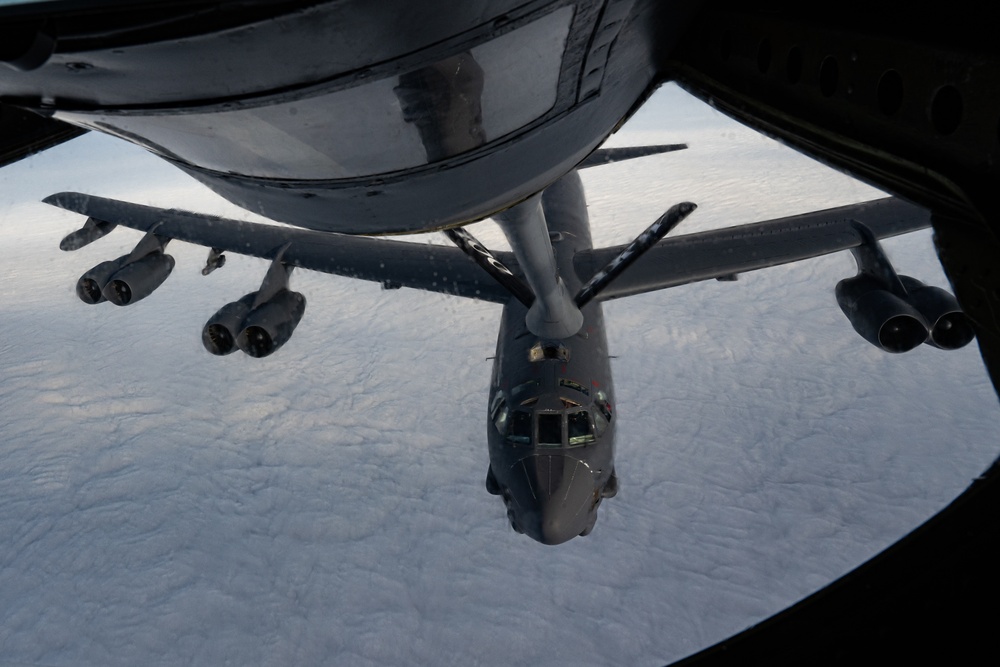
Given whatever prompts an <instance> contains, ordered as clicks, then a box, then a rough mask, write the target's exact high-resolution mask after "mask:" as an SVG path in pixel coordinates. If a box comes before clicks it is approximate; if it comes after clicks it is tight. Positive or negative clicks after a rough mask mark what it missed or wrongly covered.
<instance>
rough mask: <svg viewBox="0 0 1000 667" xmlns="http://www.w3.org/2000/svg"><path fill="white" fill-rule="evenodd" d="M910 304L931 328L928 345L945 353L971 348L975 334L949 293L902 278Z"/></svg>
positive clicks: (914, 280)
mask: <svg viewBox="0 0 1000 667" xmlns="http://www.w3.org/2000/svg"><path fill="white" fill-rule="evenodd" d="M899 280H900V282H902V283H903V287H905V288H906V292H907V301H909V302H910V303H911V304H912V305H913V307H914V308H916V309H917V310H918V311H919V312H920V314H921V315H922V316H923V318H924V320H925V321H926V322H927V325H928V327H930V337H929V338H928V339H927V341H926V342H927V344H928V345H933V346H934V347H937V348H940V349H942V350H957V349H958V348H960V347H964V346H966V345H968V344H969V343H970V342H971V341H972V339H973V338H975V336H976V333H975V331H974V330H973V329H972V324H971V323H970V322H969V318H968V317H966V315H965V313H964V312H962V307H961V306H959V305H958V300H957V299H956V298H955V297H954V296H953V295H952V294H951V293H950V292H948V291H947V290H943V289H941V288H940V287H934V286H933V285H925V284H923V283H922V282H920V281H919V280H917V279H916V278H911V277H910V276H900V277H899Z"/></svg>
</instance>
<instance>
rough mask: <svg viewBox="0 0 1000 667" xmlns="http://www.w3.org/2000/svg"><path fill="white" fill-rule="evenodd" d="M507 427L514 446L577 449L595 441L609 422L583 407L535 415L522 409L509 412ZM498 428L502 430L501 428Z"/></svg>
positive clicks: (539, 411)
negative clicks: (567, 447)
mask: <svg viewBox="0 0 1000 667" xmlns="http://www.w3.org/2000/svg"><path fill="white" fill-rule="evenodd" d="M505 417H506V413H505ZM494 423H496V420H494ZM595 426H596V428H595ZM506 427H507V432H506V438H507V441H508V442H510V443H512V444H515V445H533V446H536V447H564V446H569V447H578V446H580V445H587V444H590V443H592V442H595V441H596V440H597V436H598V435H599V434H600V433H602V432H603V431H604V430H605V428H607V422H606V421H604V419H603V417H600V416H598V415H596V414H594V413H592V412H591V411H590V410H588V409H586V408H580V407H577V408H571V409H569V410H562V411H556V410H536V411H535V412H533V413H532V412H528V411H527V410H525V409H523V408H522V409H520V410H515V411H513V412H511V413H510V416H509V418H508V421H507V424H506ZM498 429H500V430H501V431H502V429H501V428H500V426H499V425H498Z"/></svg>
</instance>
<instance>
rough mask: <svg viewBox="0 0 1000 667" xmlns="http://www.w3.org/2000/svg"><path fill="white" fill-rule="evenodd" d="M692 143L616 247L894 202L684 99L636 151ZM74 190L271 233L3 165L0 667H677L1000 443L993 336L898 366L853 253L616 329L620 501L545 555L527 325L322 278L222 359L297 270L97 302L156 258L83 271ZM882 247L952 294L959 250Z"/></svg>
mask: <svg viewBox="0 0 1000 667" xmlns="http://www.w3.org/2000/svg"><path fill="white" fill-rule="evenodd" d="M674 142H687V143H688V144H689V145H690V148H689V149H688V150H687V151H683V152H679V153H672V154H667V155H662V156H656V157H649V158H644V159H640V160H634V161H631V162H628V163H622V164H617V165H611V166H605V167H599V168H594V169H590V170H587V171H586V172H584V174H583V177H584V184H585V187H586V189H587V192H588V196H589V204H590V208H589V211H590V216H591V222H592V225H593V229H594V239H595V243H596V244H598V245H611V244H617V243H624V242H627V241H628V240H630V239H631V238H632V237H634V236H635V235H637V234H638V233H639V232H641V231H642V230H643V229H644V228H645V227H646V226H647V225H648V224H649V223H650V222H652V221H653V220H655V219H656V218H657V217H658V216H659V215H660V214H661V213H662V212H663V211H664V210H666V209H667V208H668V207H669V206H670V205H672V204H674V203H676V202H678V201H682V200H690V201H694V202H696V203H698V204H699V208H698V210H697V211H696V212H695V213H694V214H693V215H692V216H691V217H690V218H688V219H687V220H685V221H684V223H682V225H681V226H680V228H678V229H677V230H675V231H674V232H673V234H681V233H686V232H691V231H698V230H702V229H708V228H712V227H718V226H726V225H735V224H742V223H747V222H753V221H757V220H762V219H768V218H773V217H778V216H782V215H791V214H795V213H801V212H805V211H809V210H815V209H820V208H825V207H829V206H835V205H840V204H846V203H851V202H855V201H863V200H867V199H871V198H876V197H879V196H882V195H881V193H879V192H877V191H875V190H873V189H872V188H870V187H868V186H865V185H863V184H861V183H858V182H856V181H853V180H851V179H850V178H848V177H846V176H844V175H842V174H839V173H836V172H833V171H831V170H829V169H827V168H825V167H822V166H820V165H818V164H816V163H814V162H812V161H810V160H809V159H807V158H804V157H802V156H800V155H798V154H796V153H794V152H792V151H790V150H789V149H787V148H785V147H782V146H780V145H779V144H777V143H775V142H773V141H771V140H769V139H767V138H764V137H762V136H760V135H758V134H756V133H754V132H752V131H750V130H747V129H745V128H742V127H741V126H739V125H737V124H736V123H734V122H732V121H730V120H728V119H726V118H725V117H723V116H721V115H720V114H718V113H717V112H715V111H714V110H713V109H711V108H710V107H708V106H707V105H704V104H702V103H700V102H698V101H696V100H693V99H692V98H690V97H688V96H686V95H685V94H684V93H683V92H681V91H680V90H679V89H677V88H676V87H673V86H667V87H665V88H664V89H662V90H661V91H660V92H658V93H657V94H656V95H655V96H654V97H653V98H652V99H651V100H650V101H649V102H648V103H647V105H646V106H645V107H643V109H642V110H640V112H639V113H638V114H637V116H636V117H635V118H634V119H632V121H630V123H629V124H627V125H626V126H625V127H624V128H623V129H622V130H620V131H619V132H618V133H617V134H616V135H614V136H612V137H611V138H610V139H609V141H608V144H607V145H615V146H621V145H638V144H643V143H674ZM63 190H77V191H81V192H87V193H91V194H96V195H101V196H107V197H117V198H121V199H126V200H129V201H134V202H138V203H143V204H152V205H159V206H164V207H177V208H186V209H190V210H196V211H202V212H206V213H212V214H221V215H227V216H229V217H233V218H237V219H247V220H251V219H257V218H255V217H254V216H252V215H251V214H249V213H246V212H243V211H241V210H239V209H237V208H235V207H233V206H231V205H229V204H228V203H226V202H225V201H223V200H221V199H220V198H218V197H217V196H215V195H213V194H212V193H211V192H209V191H208V190H206V189H205V188H204V187H202V186H200V185H199V184H197V183H195V182H194V181H192V180H191V179H189V178H188V177H186V176H185V175H183V174H182V173H181V172H179V171H177V170H176V169H174V168H172V167H170V166H169V165H167V164H166V163H164V162H162V161H160V160H158V159H157V158H155V157H153V156H150V155H148V154H146V153H144V152H143V151H142V150H139V149H136V148H134V147H131V146H128V145H125V144H123V143H121V142H117V141H115V140H112V139H110V138H106V137H98V136H92V135H87V136H84V137H82V138H80V139H77V140H74V141H72V142H70V143H68V144H65V145H63V146H60V147H58V148H56V149H53V150H51V151H48V152H46V153H44V154H42V155H39V156H35V157H33V158H30V159H28V160H25V161H22V162H20V163H18V164H16V165H13V166H11V167H8V168H5V169H4V170H2V171H0V313H2V316H0V482H2V483H0V534H2V535H4V536H5V539H4V540H3V541H0V665H6V664H9V665H21V664H23V665H49V666H57V665H74V666H81V665H82V666H86V665H134V664H140V663H141V664H151V665H158V664H164V665H167V664H170V665H173V664H179V663H182V664H192V665H219V664H261V663H268V664H320V663H321V664H330V663H338V664H355V665H390V664H392V665H395V664H400V663H407V664H435V665H440V664H445V665H449V664H454V665H492V664H497V663H504V664H513V665H520V664H529V663H530V664H533V665H539V664H541V665H561V664H569V663H572V664H578V665H604V664H609V663H615V664H629V665H662V664H665V663H667V662H670V661H673V660H675V659H679V658H681V657H683V656H685V655H688V654H690V653H691V652H694V651H696V650H698V649H700V648H704V647H705V646H708V645H710V644H712V643H715V642H717V641H719V640H722V639H724V638H725V637H727V636H729V635H731V634H733V633H735V632H738V631H739V630H742V629H744V628H746V627H747V626H749V625H752V624H754V623H756V622H758V621H760V620H762V619H763V618H765V617H767V616H769V615H771V614H773V613H775V612H777V611H780V610H781V609H783V608H784V607H786V606H787V605H789V604H791V603H793V602H795V601H797V600H798V599H800V598H802V597H803V596H805V595H807V594H809V593H811V592H813V591H815V590H817V589H819V588H821V587H822V586H824V585H825V584H827V583H829V582H830V581H832V580H833V579H834V578H836V577H838V576H840V575H842V574H844V573H845V572H847V571H849V570H850V569H852V568H854V567H856V566H857V565H859V564H861V563H862V562H863V561H865V560H866V559H868V558H869V557H871V556H873V555H874V554H876V553H877V552H879V551H880V550H882V549H883V548H885V547H886V546H888V545H889V544H891V543H892V542H894V541H895V540H897V539H898V538H899V537H901V536H902V535H904V534H906V533H907V532H909V531H910V530H912V529H913V528H914V527H916V526H917V525H918V524H919V523H921V522H922V521H923V520H925V519H926V518H928V517H929V516H931V515H932V514H933V513H934V512H936V511H937V510H939V509H940V508H941V507H943V506H944V505H946V504H947V503H948V502H949V501H950V500H951V499H952V498H954V497H955V496H956V495H957V494H959V493H960V492H961V491H962V490H963V489H964V488H965V487H966V486H967V485H968V484H969V483H970V481H971V480H972V479H973V478H974V477H975V476H976V475H978V474H979V473H980V472H981V471H982V470H984V469H985V468H986V467H987V465H988V464H989V463H990V462H991V461H992V460H993V459H994V458H995V457H996V456H997V454H998V451H997V447H996V444H995V443H997V442H1000V437H998V436H1000V424H998V420H997V398H996V394H994V393H993V391H992V388H991V386H990V384H989V380H988V378H987V376H986V373H985V371H984V369H983V367H982V362H981V360H980V358H979V353H978V350H977V349H976V347H975V345H970V346H969V347H968V348H966V349H963V350H960V351H956V352H943V351H940V350H936V349H933V348H930V347H928V346H921V347H920V348H918V349H917V350H914V351H912V352H910V353H907V354H904V355H889V354H886V353H883V352H881V351H879V350H877V349H875V348H874V347H872V346H871V345H869V344H868V343H867V342H865V341H864V340H863V339H861V338H860V337H859V336H857V335H856V334H855V333H854V331H853V329H852V328H851V326H850V324H849V323H848V322H847V320H846V319H845V318H844V316H843V314H842V313H841V312H840V310H839V308H838V307H837V305H836V301H835V299H834V296H833V289H834V286H835V285H836V283H837V281H838V280H840V279H842V278H845V277H848V276H851V275H853V274H854V271H855V268H854V262H853V259H852V258H851V256H850V255H849V254H848V253H840V254H837V255H832V256H829V257H824V258H818V259H815V260H810V261H807V262H801V263H798V264H794V265H790V266H786V267H777V268H773V269H768V270H764V271H760V272H756V273H754V274H750V275H744V276H741V277H740V280H739V281H737V282H734V283H719V282H715V281H711V282H706V283H699V284H694V285H688V286H683V287H678V288H674V289H671V290H667V291H662V292H659V293H654V294H648V295H642V296H637V297H632V298H629V299H624V300H620V301H615V302H611V303H609V304H607V305H606V307H605V316H606V321H607V328H608V338H609V344H610V347H611V350H612V353H613V355H614V357H615V358H614V360H613V362H612V369H613V372H614V373H615V386H616V390H617V408H618V419H619V422H618V451H617V471H618V475H619V478H620V492H619V494H618V496H617V497H616V498H614V499H613V500H610V501H607V502H605V503H604V504H603V505H602V509H601V516H600V518H599V520H598V523H597V526H596V528H595V530H594V532H593V533H592V534H591V535H590V536H588V537H586V538H579V539H575V540H572V541H571V542H569V543H567V544H565V545H560V546H558V547H546V546H543V545H540V544H537V543H535V542H533V541H531V540H529V539H527V538H525V537H524V536H521V535H517V534H515V533H514V532H512V531H511V530H510V528H509V525H508V523H507V521H506V518H505V510H504V508H503V505H502V503H501V502H500V501H499V500H498V499H496V498H495V497H493V496H490V495H489V494H487V493H486V491H485V488H484V483H483V482H484V478H485V473H486V468H487V463H488V458H487V448H486V433H485V428H486V408H487V405H486V399H487V387H488V382H489V372H490V361H489V357H491V356H492V354H493V352H494V348H495V345H496V331H497V326H498V324H499V316H500V309H499V307H498V306H496V305H492V304H482V303H477V302H472V301H468V300H463V299H458V298H455V297H447V296H443V295H436V294H424V293H420V292H415V291H411V290H399V291H382V290H381V289H380V288H379V286H378V285H374V284H367V283H359V282H355V281H351V280H348V279H345V278H339V277H331V276H326V275H320V274H313V273H309V272H305V271H302V272H296V273H295V274H293V276H292V286H293V288H294V289H296V290H298V291H301V292H302V293H304V294H305V296H306V299H307V307H306V313H305V316H304V317H303V319H302V322H301V323H300V325H299V327H298V329H297V330H296V332H295V335H294V336H293V338H292V339H291V341H290V342H289V343H288V344H286V345H285V347H284V348H282V349H281V350H280V351H279V352H278V353H276V354H275V355H273V356H271V357H268V358H266V359H252V358H250V357H247V356H245V355H242V354H235V355H231V356H229V357H222V358H217V357H213V356H211V355H209V354H208V353H207V352H205V351H204V349H203V348H202V345H201V341H200V332H201V328H202V326H203V325H204V323H205V321H206V320H207V319H208V317H209V316H210V315H212V313H214V312H215V311H216V310H217V309H218V308H219V307H220V306H221V305H223V304H224V303H227V302H229V301H232V300H235V299H237V298H239V297H240V296H242V295H243V294H245V293H247V292H250V291H253V290H255V289H257V287H258V285H259V282H260V280H261V278H262V277H263V274H264V272H265V270H266V268H267V265H266V263H265V262H263V261H262V260H257V259H253V258H241V257H236V256H230V257H229V261H228V262H227V264H226V266H225V267H224V268H223V269H222V270H219V271H216V272H215V273H213V274H211V275H210V276H208V277H204V276H202V275H201V274H200V268H201V266H202V265H203V264H204V259H205V254H206V253H205V251H204V250H203V249H200V248H194V247H191V246H185V245H183V244H179V243H177V244H171V246H170V247H169V249H168V251H169V252H170V253H171V254H173V255H174V256H175V257H176V259H177V268H176V269H175V270H174V273H173V275H172V276H171V277H170V278H169V279H168V280H167V282H166V283H165V284H164V285H163V286H162V287H161V288H160V289H159V290H158V291H157V292H156V293H154V294H153V295H152V296H150V297H149V298H147V299H146V300H144V301H142V302H140V303H137V304H135V305H134V306H130V307H128V308H116V307H114V306H112V305H110V304H102V305H98V306H87V305H85V304H83V303H82V302H80V301H79V300H78V299H77V297H76V296H75V293H74V285H75V282H76V280H77V278H78V277H79V276H80V275H81V274H82V273H83V272H84V271H86V270H87V269H89V268H90V267H91V266H93V265H95V264H97V263H98V262H100V261H103V260H106V259H111V258H114V257H117V256H119V255H122V254H125V253H127V252H129V251H130V250H131V248H132V247H133V245H134V244H135V243H136V242H137V241H138V239H139V237H140V236H139V234H138V233H134V232H131V231H130V230H118V231H115V232H114V233H113V234H111V235H110V236H109V237H107V238H105V239H102V240H101V241H99V242H97V243H94V244H93V245H91V246H88V247H86V248H84V249H82V250H79V251H76V252H74V253H64V252H62V251H60V250H59V249H58V243H59V240H60V239H61V238H62V237H63V236H64V235H65V234H67V233H68V232H70V231H72V230H73V229H76V228H77V227H78V226H79V225H80V224H81V223H82V219H81V218H79V216H75V215H73V214H70V213H67V212H65V211H61V210H57V209H54V208H51V207H49V206H46V205H44V204H41V203H40V200H41V199H42V198H43V197H44V196H46V195H48V194H51V193H53V192H58V191H63ZM471 231H472V232H473V233H474V234H475V235H476V236H477V237H479V238H480V239H481V240H483V241H484V242H486V243H487V245H490V246H491V247H502V245H503V244H502V241H501V239H500V235H499V232H498V231H497V230H496V229H495V227H493V226H492V223H490V222H483V223H477V224H476V225H473V226H472V228H471ZM411 240H413V241H414V242H427V239H424V238H421V237H414V238H412V239H411ZM435 242H439V241H435ZM884 245H885V248H886V250H887V252H888V254H889V256H890V258H891V259H892V260H893V261H894V262H895V264H896V268H897V269H898V270H899V271H900V272H901V273H905V274H910V275H913V276H914V277H917V278H919V279H921V280H924V281H925V282H929V283H932V284H939V285H946V284H947V281H946V280H945V278H944V276H943V275H942V273H941V269H940V266H939V264H938V262H937V259H936V257H935V255H934V251H933V247H932V244H931V235H930V232H921V233H917V234H912V235H908V236H906V237H902V238H896V239H891V240H889V241H887V242H885V244H884ZM4 661H6V662H4Z"/></svg>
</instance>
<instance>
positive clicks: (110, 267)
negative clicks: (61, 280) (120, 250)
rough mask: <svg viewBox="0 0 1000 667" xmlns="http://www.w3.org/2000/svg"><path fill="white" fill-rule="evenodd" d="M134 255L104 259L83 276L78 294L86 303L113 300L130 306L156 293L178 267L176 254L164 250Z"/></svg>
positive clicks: (79, 282)
mask: <svg viewBox="0 0 1000 667" xmlns="http://www.w3.org/2000/svg"><path fill="white" fill-rule="evenodd" d="M129 257H131V255H122V256H121V257H119V258H118V259H113V260H110V261H108V262H101V263H100V264H98V265H97V266H95V267H94V268H92V269H91V270H90V271H87V272H86V273H85V274H83V275H82V276H80V279H79V280H78V281H77V282H76V294H77V296H79V297H80V300H81V301H83V302H84V303H89V304H95V303H101V302H102V301H110V302H111V303H113V304H115V305H116V306H127V305H129V304H132V303H135V302H136V301H139V300H141V299H144V298H146V297H147V296H149V295H150V294H152V293H153V290H155V289H156V288H157V287H159V286H160V285H162V284H163V281H165V280H166V279H167V276H169V275H170V272H171V271H173V270H174V258H173V257H171V256H170V255H167V254H164V253H163V252H151V253H149V254H148V255H145V256H143V257H140V258H139V259H136V260H133V261H131V262H130V261H129Z"/></svg>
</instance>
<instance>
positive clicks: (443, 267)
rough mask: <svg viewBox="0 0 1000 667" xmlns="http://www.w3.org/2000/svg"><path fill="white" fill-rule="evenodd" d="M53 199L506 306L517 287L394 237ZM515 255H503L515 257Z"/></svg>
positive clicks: (463, 259)
mask: <svg viewBox="0 0 1000 667" xmlns="http://www.w3.org/2000/svg"><path fill="white" fill-rule="evenodd" d="M44 201H45V203H47V204H51V205H53V206H58V207H60V208H63V209H66V210H68V211H73V212H75V213H80V214H82V215H86V216H88V217H90V218H91V219H92V220H95V221H99V222H100V223H110V224H111V225H122V226H123V227H129V228H131V229H136V230H138V231H140V232H149V231H151V230H153V229H154V228H155V233H156V235H158V236H162V237H167V238H171V239H176V240H178V241H186V242H188V243H195V244H197V245H202V246H205V247H207V248H213V249H215V250H216V251H228V252H233V253H237V254H241V255H249V256H252V257H260V258H263V259H270V260H273V259H274V258H275V257H276V256H277V255H278V253H279V251H281V250H282V249H283V248H285V246H287V248H285V249H284V254H283V255H282V257H281V261H282V262H283V263H284V264H286V265H288V266H295V267H300V268H303V269H311V270H313V271H321V272H323V273H330V274H334V275H340V276H347V277H349V278H358V279H360V280H369V281H373V282H378V283H382V285H383V286H384V287H387V288H396V287H411V288H414V289H421V290H425V291H430V292H440V293H443V294H452V295H455V296H463V297H468V298H472V299H480V300H482V301H492V302H495V303H505V302H506V301H508V300H509V299H510V298H511V295H510V292H508V291H507V290H506V289H504V288H503V287H501V286H500V285H499V284H497V283H496V281H494V280H493V278H491V277H490V276H489V275H488V274H487V273H486V272H485V271H483V269H481V268H480V267H479V266H477V265H476V264H475V262H473V261H472V260H471V259H469V257H468V256H466V255H465V253H463V252H462V251H461V250H459V249H458V248H452V247H447V246H434V245H427V244H420V243H412V242H405V241H393V240H389V239H380V238H368V237H361V236H348V235H344V234H334V233H329V232H314V231H308V230H303V229H295V228H290V227H279V226H277V225H264V224H258V223H253V222H242V221H238V220H228V219H226V218H220V217H217V216H210V215H203V214H200V213H192V212H189V211H181V210H177V209H169V210H167V209H160V208H154V207H151V206H142V205H139V204H131V203H128V202H123V201H117V200H114V199H105V198H103V197H95V196H91V195H86V194H81V193H78V192H60V193H57V194H54V195H50V196H49V197H46V198H45V200H44ZM508 254H509V253H497V255H498V258H499V259H501V261H508V262H509V261H511V258H510V257H507V255H508Z"/></svg>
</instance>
